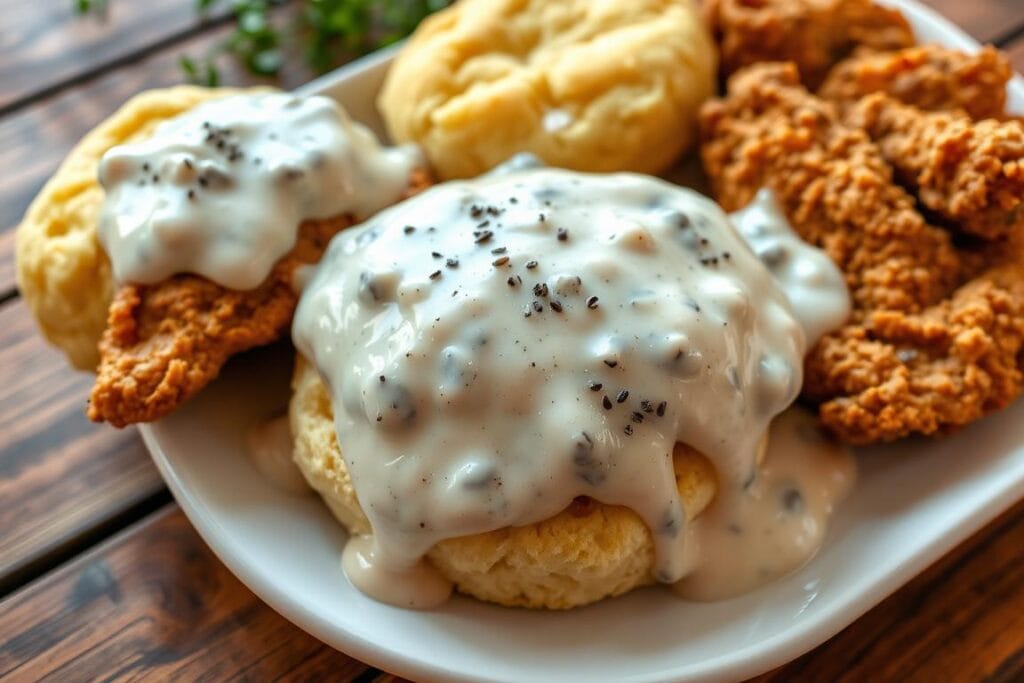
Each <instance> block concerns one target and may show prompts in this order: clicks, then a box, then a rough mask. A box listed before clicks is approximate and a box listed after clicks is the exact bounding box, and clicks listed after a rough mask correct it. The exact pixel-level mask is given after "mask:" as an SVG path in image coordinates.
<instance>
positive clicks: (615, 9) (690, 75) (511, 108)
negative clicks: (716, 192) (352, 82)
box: [379, 0, 717, 178]
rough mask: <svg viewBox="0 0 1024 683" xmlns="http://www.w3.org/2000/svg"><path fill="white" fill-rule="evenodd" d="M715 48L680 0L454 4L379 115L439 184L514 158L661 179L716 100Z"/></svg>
mask: <svg viewBox="0 0 1024 683" xmlns="http://www.w3.org/2000/svg"><path fill="white" fill-rule="evenodd" d="M716 68H717V59H716V54H715V48H714V45H713V43H712V41H711V39H710V37H709V35H708V33H707V31H706V30H705V28H704V26H703V24H702V22H701V20H700V17H699V15H698V13H697V11H696V10H695V8H694V6H693V4H692V3H691V2H690V1H689V0H636V1H635V2H589V1H584V0H532V1H530V2H518V1H513V0H463V1H462V2H459V3H457V4H456V5H455V6H454V7H452V8H450V9H448V10H445V11H442V12H439V13H438V14H436V15H434V16H432V17H430V18H428V19H427V20H426V21H424V22H423V24H422V25H421V26H420V28H419V29H418V30H417V31H416V33H415V34H414V35H413V37H412V38H411V39H410V41H409V43H408V45H406V46H405V48H404V49H403V50H402V52H401V53H400V54H399V55H398V57H397V58H396V60H395V63H394V64H393V65H392V67H391V71H390V72H389V74H388V78H387V81H386V82H385V84H384V88H383V91H382V93H381V95H380V99H379V106H380V109H381V112H382V114H383V116H384V120H385V122H386V123H387V127H388V130H389V132H390V134H391V136H392V137H393V138H394V139H395V140H397V141H399V142H410V141H412V142H417V143H419V144H421V145H422V146H423V147H424V148H425V150H426V152H427V155H428V157H429V161H430V162H431V164H432V165H433V167H434V169H435V171H436V172H437V174H438V175H439V176H441V177H442V178H464V177H471V176H474V175H477V174H479V173H481V172H483V171H486V170H487V169H489V168H491V167H493V166H495V165H497V164H499V163H501V162H503V161H504V160H505V159H507V158H509V157H510V156H512V155H513V154H515V153H517V152H523V151H527V152H532V153H534V154H536V155H538V156H539V157H541V158H542V159H543V160H544V161H546V162H548V163H549V164H551V165H554V166H560V167H565V168H574V169H579V170H587V171H617V170H630V171H642V172H649V173H657V172H661V171H663V170H665V169H666V168H667V167H668V166H669V165H670V164H671V163H672V162H673V161H674V160H675V159H676V158H677V157H678V156H679V155H680V154H681V153H682V152H683V151H684V150H686V149H687V148H689V147H690V145H691V143H692V141H693V139H694V134H693V131H694V121H695V117H696V112H697V108H698V107H699V106H700V103H701V102H703V101H704V100H705V99H706V98H708V97H709V96H710V95H711V94H712V92H713V88H714V76H715V71H716Z"/></svg>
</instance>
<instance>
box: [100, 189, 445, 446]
mask: <svg viewBox="0 0 1024 683" xmlns="http://www.w3.org/2000/svg"><path fill="white" fill-rule="evenodd" d="M430 183H431V180H430V177H429V176H428V174H427V173H426V172H425V171H423V170H419V169H417V170H414V171H413V173H412V175H411V177H410V182H409V189H408V190H407V191H406V195H405V196H410V195H412V194H415V193H416V192H419V191H421V190H422V189H424V188H425V187H427V186H428V185H430ZM353 223H355V219H354V218H353V217H351V216H339V217H335V218H329V219H325V220H308V221H304V222H303V223H302V224H301V225H300V226H299V232H298V236H297V238H296V242H295V246H294V247H293V248H292V250H291V251H290V252H288V254H286V255H285V256H284V257H283V258H282V259H281V260H280V261H278V262H277V264H275V266H274V268H273V270H272V271H271V272H270V275H269V276H267V279H266V280H264V281H263V283H262V284H261V285H260V286H259V287H257V288H256V289H251V290H245V291H238V290H231V289H227V288H226V287H222V286H221V285H218V284H216V283H214V282H211V281H210V280H207V279H206V278H203V277H199V276H197V275H189V274H182V275H175V276H174V277H171V278H169V279H167V280H165V281H163V282H160V283H158V284H155V285H133V284H127V285H122V286H121V287H120V289H119V290H118V291H117V292H116V293H115V295H114V300H113V301H112V302H111V305H110V314H109V316H108V318H107V328H106V330H104V332H103V338H102V339H101V340H100V365H99V368H98V369H97V372H96V383H95V385H93V389H92V395H91V396H90V399H89V409H88V415H89V418H90V419H92V420H94V421H96V422H109V423H110V424H112V425H114V426H115V427H124V426H127V425H129V424H133V423H137V422H152V421H153V420H158V419H160V418H161V417H164V416H165V415H167V414H169V413H171V412H172V411H173V410H174V409H175V408H177V407H178V406H179V405H181V404H182V403H183V402H185V401H186V400H188V399H189V398H191V397H192V396H194V395H195V394H196V393H198V392H199V390H201V389H202V388H203V387H205V386H206V385H207V384H209V383H210V382H211V381H212V380H213V379H214V378H215V377H216V376H217V374H218V373H219V372H220V369H221V368H222V367H223V366H224V363H225V362H227V360H228V358H230V357H231V356H233V355H235V354H236V353H240V352H242V351H245V350H247V349H251V348H254V347H256V346H262V345H264V344H269V343H271V342H273V341H276V340H277V339H280V338H281V337H282V336H284V335H286V334H287V333H288V330H289V327H290V325H291V320H292V314H293V313H294V312H295V306H296V305H297V304H298V297H299V294H298V291H297V289H296V287H294V286H293V278H294V277H295V273H296V270H298V269H299V268H300V267H302V266H307V265H311V264H315V263H317V262H318V261H319V260H320V257H321V256H322V255H323V253H324V250H325V249H326V248H327V243H328V242H330V240H331V238H332V237H334V235H336V234H337V233H338V232H339V231H341V230H343V229H345V228H347V227H349V226H350V225H352V224H353Z"/></svg>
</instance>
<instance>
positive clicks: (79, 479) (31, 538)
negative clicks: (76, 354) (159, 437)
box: [0, 300, 163, 594]
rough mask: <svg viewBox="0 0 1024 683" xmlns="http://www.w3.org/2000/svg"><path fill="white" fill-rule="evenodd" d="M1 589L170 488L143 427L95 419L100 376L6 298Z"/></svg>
mask: <svg viewBox="0 0 1024 683" xmlns="http://www.w3.org/2000/svg"><path fill="white" fill-rule="evenodd" d="M0 368H3V369H4V371H3V373H2V379H3V381H0V501H2V502H0V529H2V530H3V532H2V533H0V594H2V592H3V591H4V590H6V587H8V586H10V585H12V584H16V583H18V582H19V581H20V580H21V579H22V578H23V575H24V573H25V572H26V571H27V570H31V569H32V568H33V565H36V564H37V563H38V562H40V561H41V560H43V559H44V558H46V557H47V556H48V555H51V554H53V553H57V552H60V550H61V549H62V547H64V546H66V545H67V544H71V543H75V541H76V539H79V538H82V537H87V536H89V535H90V534H91V533H92V532H94V531H95V530H96V529H98V528H100V527H102V526H104V525H106V524H108V523H109V522H110V520H112V519H114V518H116V517H118V516H119V515H121V514H123V513H124V512H125V511H126V510H128V509H130V508H132V507H133V506H137V505H139V504H140V503H142V502H143V501H145V500H147V499H148V498H150V497H152V496H154V495H156V494H158V493H159V492H160V491H162V490H163V482H162V481H161V479H160V476H159V474H158V473H157V471H156V468H155V467H154V466H153V464H152V462H151V461H150V459H149V455H148V454H147V452H146V450H145V448H144V447H143V445H142V441H141V439H140V438H139V436H138V433H137V432H136V431H135V430H134V429H131V430H124V431H118V430H115V429H113V428H112V427H108V426H105V425H96V424H93V423H91V422H89V420H88V419H86V417H85V413H84V408H85V399H86V396H87V395H88V388H89V386H90V385H91V383H92V376H91V375H86V374H82V373H76V372H74V371H72V370H71V369H69V368H68V365H67V363H66V362H65V360H64V358H63V356H62V355H61V354H59V353H58V352H57V351H55V350H54V349H52V348H50V347H49V346H47V345H46V343H45V342H44V341H43V339H42V338H41V337H40V335H39V331H38V330H37V329H36V326H35V322H34V321H33V320H32V319H31V317H30V315H29V312H28V309H27V308H26V307H25V304H24V303H23V302H22V301H21V300H14V301H10V302H7V303H6V304H3V305H2V306H0Z"/></svg>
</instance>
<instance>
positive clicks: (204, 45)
mask: <svg viewBox="0 0 1024 683" xmlns="http://www.w3.org/2000/svg"><path fill="white" fill-rule="evenodd" d="M275 17H276V20H277V21H281V22H287V21H290V20H291V19H292V17H293V13H292V12H291V11H290V10H289V9H287V8H286V10H285V11H279V12H277V13H276V15H275ZM230 30H231V29H230V27H220V28H217V29H214V30H210V31H208V32H206V33H204V34H202V35H201V36H198V37H196V38H193V39H190V40H187V41H184V42H183V43H181V44H180V45H179V46H176V47H174V48H169V49H167V50H164V51H162V52H160V53H158V54H155V55H152V56H150V57H148V58H146V59H144V60H142V61H140V62H138V63H133V64H131V65H126V66H123V67H121V68H118V69H115V70H113V71H110V72H108V73H106V74H104V75H102V76H100V77H98V78H95V79H92V80H90V81H88V82H85V83H81V84H78V85H75V86H73V87H70V88H68V89H66V90H64V91H62V92H61V93H59V94H57V95H54V96H52V97H49V98H46V99H45V100H43V101H40V102H38V103H35V104H33V105H31V106H29V107H26V108H24V109H22V110H20V111H18V112H17V113H15V114H13V115H9V116H7V117H4V118H0V149H2V150H4V157H3V166H4V168H5V169H7V170H8V172H6V173H0V294H3V293H4V292H7V291H10V290H11V289H13V287H14V278H13V274H14V270H13V265H12V263H11V261H12V259H13V251H11V250H12V249H13V246H14V242H13V240H12V239H10V238H8V239H2V237H3V235H4V233H6V232H10V231H11V230H13V228H14V227H15V226H17V224H18V222H20V221H21V218H22V216H23V214H24V213H25V209H27V208H28V205H29V202H31V201H32V198H33V197H34V196H35V195H36V193H37V192H38V191H39V189H40V188H41V187H42V185H43V183H44V182H46V180H47V179H48V178H49V177H50V176H51V175H52V174H53V172H54V171H55V170H56V168H57V166H58V165H60V162H61V161H62V160H63V158H64V156H65V155H66V154H67V153H68V151H69V150H70V149H71V148H72V147H73V146H74V145H75V144H76V143H77V142H78V141H79V139H81V137H82V136H83V135H85V133H87V132H88V131H89V130H91V129H92V128H93V127H95V126H96V125H97V124H98V123H99V122H100V121H102V120H103V119H105V118H106V117H107V116H109V115H110V114H111V113H112V112H113V111H114V110H115V109H117V108H118V107H119V106H120V105H121V104H123V103H124V101H125V100H127V99H128V98H130V97H131V96H132V95H134V94H136V93H138V92H139V91H141V90H145V89H147V88H158V87H165V86H170V85H175V84H179V83H182V82H183V80H184V74H183V73H182V71H181V68H180V66H179V64H178V61H179V59H180V57H181V55H183V54H187V55H190V56H192V57H194V58H199V57H202V56H203V55H205V54H208V53H209V52H210V51H211V50H213V48H214V47H215V46H216V45H218V44H219V43H220V42H221V41H223V39H224V38H225V36H226V35H227V34H228V32H229V31H230ZM287 64H288V66H287V67H286V68H285V69H284V70H283V72H282V74H281V78H280V79H279V80H278V81H277V82H276V83H274V84H276V85H280V86H281V87H283V88H293V87H296V86H298V85H301V84H302V83H305V82H306V81H308V80H309V79H310V78H311V77H312V76H313V74H312V73H311V72H310V70H309V69H308V68H306V67H305V66H304V64H303V63H302V61H301V60H300V59H297V58H295V59H290V60H288V62H287ZM220 73H221V79H222V83H223V84H224V85H253V84H268V83H271V81H269V80H267V79H260V78H256V77H254V76H252V75H251V74H249V73H248V72H246V71H245V69H244V68H243V67H242V66H240V65H239V64H237V63H236V62H235V61H233V60H230V59H222V60H221V69H220Z"/></svg>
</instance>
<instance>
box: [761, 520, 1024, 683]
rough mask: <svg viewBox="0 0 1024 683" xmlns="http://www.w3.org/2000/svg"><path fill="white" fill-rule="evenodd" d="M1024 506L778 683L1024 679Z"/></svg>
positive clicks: (768, 681)
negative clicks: (801, 681) (1023, 552)
mask: <svg viewBox="0 0 1024 683" xmlns="http://www.w3.org/2000/svg"><path fill="white" fill-rule="evenodd" d="M1022 549H1024V501H1021V502H1020V503H1018V504H1017V505H1016V506H1015V507H1013V508H1011V509H1010V510H1009V511H1008V512H1006V513H1004V514H1003V515H1002V516H1000V517H999V518H998V519H997V520H996V521H994V522H992V523H991V524H989V525H988V526H987V527H986V528H985V529H984V530H983V531H981V532H979V533H977V534H975V535H974V536H973V537H972V538H971V539H970V540H968V541H967V542H965V543H963V544H962V545H961V546H959V547H958V548H957V549H956V550H955V551H953V552H952V553H950V554H949V555H947V556H946V557H945V558H943V559H942V560H940V561H939V562H937V563H936V564H934V565H933V566H932V567H931V568H929V569H928V570H927V571H925V572H924V573H923V574H921V575H920V576H918V577H917V578H915V579H914V580H913V581H911V582H910V583H908V584H907V585H906V586H904V587H903V588H901V589H900V590H899V591H898V592H896V593H895V594H894V595H892V596H890V597H889V598H888V599H886V600H885V601H884V602H882V603H881V604H880V605H878V606H877V607H875V608H874V609H872V610H871V611H870V612H868V613H867V614H865V615H864V616H863V617H861V618H860V619H858V620H857V621H856V622H854V623H853V624H852V625H850V626H849V627H848V628H846V629H845V630H844V631H842V632H841V633H839V635H837V636H835V637H834V638H832V639H831V640H829V641H828V642H827V643H825V644H824V645H822V646H821V647H819V648H817V649H816V650H814V651H812V652H810V653H808V654H806V655H804V656H803V657H801V658H799V659H797V660H795V661H793V662H791V663H790V664H788V665H786V666H784V667H782V668H780V669H777V670H775V671H773V672H772V673H770V674H766V675H765V676H762V677H760V678H758V679H755V680H756V681H757V682H758V683H775V682H776V681H778V682H780V683H781V682H782V681H792V680H808V681H867V680H885V681H922V682H925V681H981V680H986V681H1020V680H1024V609H1021V608H1022V607H1024V558H1022V556H1021V552H1022Z"/></svg>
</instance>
